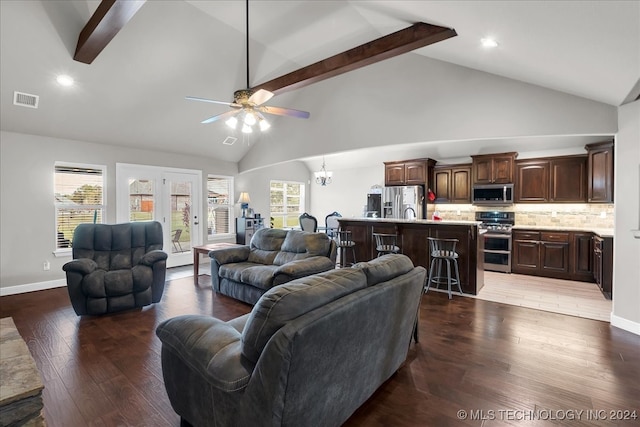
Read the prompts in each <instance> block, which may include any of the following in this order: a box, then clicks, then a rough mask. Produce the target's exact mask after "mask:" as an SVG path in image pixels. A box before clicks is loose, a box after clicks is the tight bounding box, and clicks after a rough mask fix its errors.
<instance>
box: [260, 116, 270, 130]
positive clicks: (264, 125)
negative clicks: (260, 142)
mask: <svg viewBox="0 0 640 427" xmlns="http://www.w3.org/2000/svg"><path fill="white" fill-rule="evenodd" d="M258 123H259V124H260V130H261V131H262V132H264V131H266V130H268V129H269V128H270V127H271V124H270V123H269V122H268V121H267V120H266V119H260V121H259V122H258Z"/></svg>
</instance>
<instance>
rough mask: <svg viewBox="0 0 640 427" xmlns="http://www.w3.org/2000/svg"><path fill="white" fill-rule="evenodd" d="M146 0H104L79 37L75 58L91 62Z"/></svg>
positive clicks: (87, 62) (79, 60) (86, 62)
mask: <svg viewBox="0 0 640 427" xmlns="http://www.w3.org/2000/svg"><path fill="white" fill-rule="evenodd" d="M145 1H146V0H102V2H101V3H100V5H99V6H98V8H97V9H96V11H95V13H94V14H93V16H91V18H90V19H89V22H87V25H85V26H84V28H83V29H82V31H81V32H80V36H79V37H78V45H77V46H76V53H75V54H74V55H73V59H75V60H76V61H78V62H84V63H85V64H91V63H92V62H93V61H94V59H96V58H97V57H98V55H99V54H100V52H102V50H103V49H104V48H105V47H106V46H107V45H108V44H109V42H110V41H111V40H112V39H113V38H114V37H115V36H116V34H118V31H120V30H121V29H122V28H123V27H124V26H125V24H126V23H127V22H129V20H130V19H131V18H132V17H133V15H135V14H136V12H137V11H138V10H139V9H140V8H141V7H142V5H143V4H144V3H145Z"/></svg>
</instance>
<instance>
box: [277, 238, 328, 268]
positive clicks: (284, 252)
mask: <svg viewBox="0 0 640 427" xmlns="http://www.w3.org/2000/svg"><path fill="white" fill-rule="evenodd" d="M330 250H331V239H329V236H327V235H326V234H325V233H310V232H308V231H298V230H291V231H289V232H288V233H287V237H286V238H285V239H284V242H283V243H282V248H281V251H280V252H279V253H278V254H277V255H276V257H275V260H274V261H273V262H274V264H277V265H283V264H286V263H288V262H291V261H296V260H299V259H304V258H309V257H312V256H329V251H330Z"/></svg>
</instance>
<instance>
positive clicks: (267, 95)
mask: <svg viewBox="0 0 640 427" xmlns="http://www.w3.org/2000/svg"><path fill="white" fill-rule="evenodd" d="M272 97H273V92H269V91H268V90H265V89H259V90H257V91H256V92H254V93H253V95H251V96H250V97H249V102H252V103H253V104H255V105H262V104H264V103H265V102H267V101H268V100H270V99H271V98H272Z"/></svg>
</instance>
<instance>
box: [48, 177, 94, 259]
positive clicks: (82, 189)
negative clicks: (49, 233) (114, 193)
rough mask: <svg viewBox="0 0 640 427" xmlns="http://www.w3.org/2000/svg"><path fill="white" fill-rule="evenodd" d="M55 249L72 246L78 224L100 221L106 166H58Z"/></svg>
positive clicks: (55, 185)
mask: <svg viewBox="0 0 640 427" xmlns="http://www.w3.org/2000/svg"><path fill="white" fill-rule="evenodd" d="M54 203H55V207H56V209H55V215H56V218H55V223H56V249H64V248H70V247H71V242H72V240H73V232H74V231H75V229H76V227H77V226H78V224H81V223H86V222H88V223H96V224H100V223H102V221H103V216H104V208H105V206H104V167H93V166H92V167H88V166H83V165H56V166H55V174H54Z"/></svg>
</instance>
